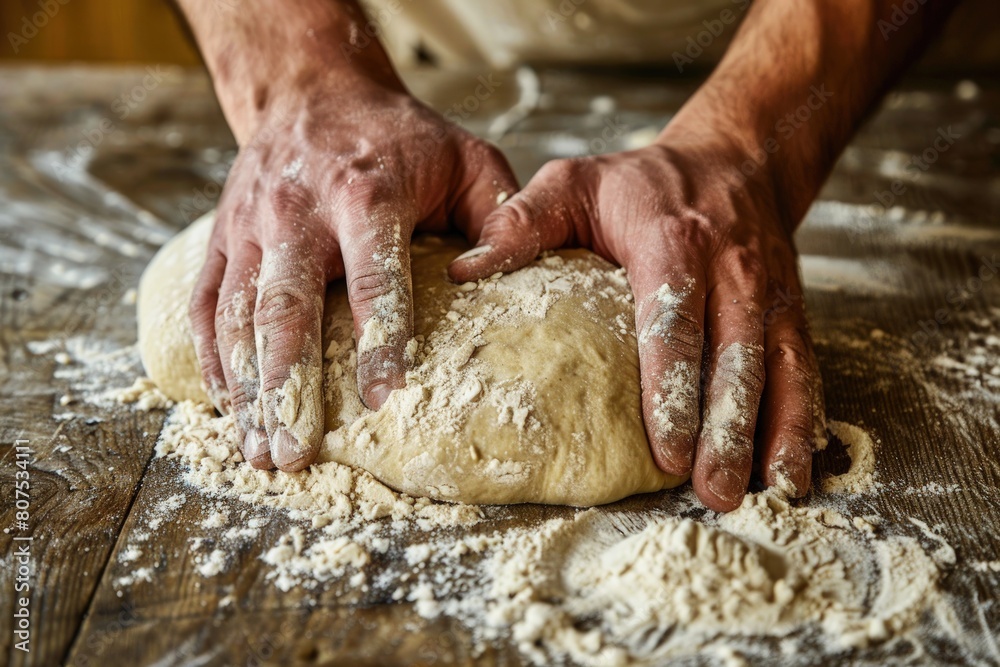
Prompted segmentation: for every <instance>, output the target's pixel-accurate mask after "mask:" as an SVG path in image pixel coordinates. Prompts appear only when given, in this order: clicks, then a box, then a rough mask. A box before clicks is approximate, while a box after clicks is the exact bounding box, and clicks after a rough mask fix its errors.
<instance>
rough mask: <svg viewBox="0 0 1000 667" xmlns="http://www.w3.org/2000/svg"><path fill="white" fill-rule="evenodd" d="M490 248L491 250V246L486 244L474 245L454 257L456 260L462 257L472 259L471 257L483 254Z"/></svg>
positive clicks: (460, 259)
mask: <svg viewBox="0 0 1000 667" xmlns="http://www.w3.org/2000/svg"><path fill="white" fill-rule="evenodd" d="M490 250H493V246H491V245H489V244H486V245H481V246H476V247H475V248H473V249H472V250H466V251H465V252H463V253H462V254H461V255H459V256H458V257H456V258H455V261H456V262H461V261H462V260H463V259H472V258H473V257H479V256H480V255H485V254H486V253H488V252H489V251H490Z"/></svg>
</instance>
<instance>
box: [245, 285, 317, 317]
mask: <svg viewBox="0 0 1000 667" xmlns="http://www.w3.org/2000/svg"><path fill="white" fill-rule="evenodd" d="M315 301H316V299H315V298H310V297H309V296H308V295H307V294H306V293H305V291H304V290H303V289H302V286H301V285H299V284H294V283H292V282H288V281H283V282H279V283H276V284H271V285H268V286H266V287H262V288H261V291H260V296H258V298H257V309H256V311H255V312H254V319H253V321H254V326H257V327H263V328H279V329H280V328H284V327H286V326H289V325H292V324H294V323H295V322H300V321H302V320H305V319H307V318H309V317H311V316H313V314H314V312H315V310H316V304H315Z"/></svg>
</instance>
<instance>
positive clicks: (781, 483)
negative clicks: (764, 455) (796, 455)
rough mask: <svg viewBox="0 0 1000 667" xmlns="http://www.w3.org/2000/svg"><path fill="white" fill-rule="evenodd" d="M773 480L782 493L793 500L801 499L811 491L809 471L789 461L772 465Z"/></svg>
mask: <svg viewBox="0 0 1000 667" xmlns="http://www.w3.org/2000/svg"><path fill="white" fill-rule="evenodd" d="M770 477H771V479H772V480H773V484H772V485H773V486H776V487H777V488H778V489H779V490H780V491H781V492H782V493H784V494H785V495H786V496H789V497H791V498H801V497H802V496H804V495H805V494H806V491H808V490H809V475H808V471H807V470H806V469H805V468H803V467H802V466H797V465H794V464H792V463H789V462H787V461H775V462H774V463H772V464H771V475H770Z"/></svg>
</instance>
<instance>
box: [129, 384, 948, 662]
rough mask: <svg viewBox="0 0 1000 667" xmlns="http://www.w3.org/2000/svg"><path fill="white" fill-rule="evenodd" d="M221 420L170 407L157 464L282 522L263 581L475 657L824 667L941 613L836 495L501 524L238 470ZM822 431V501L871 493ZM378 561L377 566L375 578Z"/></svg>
mask: <svg viewBox="0 0 1000 667" xmlns="http://www.w3.org/2000/svg"><path fill="white" fill-rule="evenodd" d="M230 422H231V418H230V417H215V416H214V415H213V413H212V412H211V411H210V410H209V409H208V408H205V407H202V406H199V405H197V404H194V403H190V402H182V403H180V404H178V405H177V407H176V408H175V409H174V411H173V413H172V414H171V416H170V418H169V419H168V423H167V425H166V427H165V428H164V431H163V434H162V437H161V440H160V442H159V444H158V447H157V452H158V454H159V455H160V456H164V457H168V458H171V459H175V460H177V461H178V462H179V463H181V465H182V469H183V470H184V471H185V473H184V474H185V479H186V481H187V482H188V483H189V484H190V485H191V486H192V487H193V488H194V489H196V490H197V493H199V494H200V495H202V496H204V497H206V498H209V499H211V498H213V497H215V498H236V499H239V500H240V501H242V502H243V503H246V504H247V506H248V507H249V508H250V510H251V512H253V511H255V510H254V508H261V509H264V508H266V509H267V510H268V512H269V514H270V516H272V517H273V516H274V510H278V511H279V513H283V514H285V515H286V522H287V523H288V524H289V529H288V530H287V532H285V533H284V535H282V536H281V537H280V538H279V539H278V540H277V542H276V543H274V544H272V545H270V546H265V548H264V550H263V554H262V556H261V558H262V559H263V560H264V562H265V563H266V564H267V565H268V566H269V568H270V570H271V573H270V574H269V578H270V579H272V580H273V581H274V583H275V585H277V586H278V587H280V588H282V589H284V590H289V589H291V588H293V587H296V586H299V587H303V588H306V589H317V590H319V589H321V588H322V585H323V583H324V582H327V581H330V580H332V579H338V580H341V581H346V582H347V583H348V586H347V589H348V590H354V591H369V590H371V589H372V588H373V587H374V588H375V589H376V593H379V594H380V595H385V596H387V597H391V598H392V599H396V600H406V601H410V602H412V603H414V608H415V610H416V612H417V613H418V614H420V615H421V616H423V617H425V618H428V619H433V618H437V617H440V616H446V617H452V618H455V619H458V620H460V621H461V622H462V623H463V624H465V625H466V626H468V627H469V629H470V631H471V633H472V636H473V637H474V638H475V639H476V641H477V642H478V643H479V645H480V647H481V648H483V649H485V647H486V646H488V645H490V644H492V643H494V642H498V641H499V642H505V641H508V642H513V643H514V644H515V645H516V646H517V647H518V649H519V651H520V652H521V653H522V654H523V656H524V657H525V658H526V659H528V660H529V661H531V662H532V663H534V664H538V665H546V664H552V663H553V662H555V661H567V660H568V661H571V662H573V663H576V664H581V665H588V666H590V665H593V666H595V667H596V666H603V665H626V664H634V663H636V662H639V663H647V662H649V663H655V662H657V661H660V660H663V659H666V658H669V657H680V656H688V655H694V654H696V653H699V652H705V651H708V652H709V653H711V652H716V653H718V655H728V656H730V657H731V656H732V655H741V654H744V653H745V652H746V651H747V650H748V649H747V648H746V642H747V641H748V638H756V639H757V640H760V639H762V638H763V639H771V640H774V641H778V642H780V643H781V647H782V650H783V651H787V652H790V653H794V652H796V651H798V650H799V649H798V648H797V647H799V646H805V645H807V644H809V645H814V644H815V642H817V641H821V642H822V643H823V645H824V646H825V647H826V648H825V649H824V650H825V651H827V652H828V653H829V654H831V655H832V654H836V653H838V652H841V651H843V650H846V649H849V648H851V647H858V646H866V645H869V644H871V643H877V642H885V641H893V640H896V639H899V638H901V637H905V636H906V635H907V633H908V632H909V631H910V630H912V629H914V628H915V627H916V626H917V624H918V622H919V620H920V617H921V615H922V614H923V613H925V612H926V611H928V610H939V609H940V608H943V607H944V605H943V601H942V598H941V596H940V595H939V593H938V591H937V582H938V580H939V578H940V576H941V566H942V563H940V562H938V561H936V560H935V556H936V554H934V555H929V554H928V553H927V552H925V550H924V549H923V548H922V547H921V545H920V543H919V542H918V540H917V539H915V538H914V537H908V536H904V535H898V534H892V532H891V531H887V530H884V527H883V526H881V525H880V524H881V522H880V520H879V518H878V517H877V516H873V515H865V516H852V515H851V513H850V512H849V511H848V510H847V509H846V505H845V503H843V502H841V498H843V496H838V495H829V494H822V495H819V496H816V497H814V498H813V499H812V500H811V501H810V502H809V503H808V504H793V503H791V502H789V501H788V500H786V499H785V498H784V496H783V495H782V494H781V493H780V492H779V491H777V490H770V491H767V492H763V493H758V494H752V495H748V496H747V497H746V499H745V500H744V503H743V505H742V506H741V507H740V508H739V509H737V510H736V511H734V512H731V513H729V514H725V515H718V514H715V513H712V512H706V513H699V512H697V511H693V512H684V515H685V516H684V517H682V516H674V515H669V514H666V513H664V512H660V511H653V510H646V511H637V510H627V509H616V506H614V505H612V506H607V507H601V508H595V509H589V510H580V511H573V512H572V513H571V514H570V515H569V516H568V517H567V516H565V515H564V516H560V517H557V518H549V519H545V520H540V521H533V522H530V525H519V526H518V527H513V528H511V527H509V525H510V521H509V519H505V520H497V518H496V514H495V513H494V512H491V511H488V510H489V509H490V508H486V510H487V511H484V509H483V508H479V507H474V506H470V505H462V504H450V503H440V502H435V501H430V500H426V499H418V498H412V497H409V496H407V495H405V494H401V493H397V492H395V491H393V490H392V489H390V488H388V487H386V486H384V485H383V484H381V483H380V482H378V481H377V480H376V479H375V478H374V477H372V476H371V475H369V474H368V473H367V472H364V471H362V470H359V469H354V468H351V467H348V466H344V465H340V464H338V463H334V462H327V463H322V464H319V465H315V466H313V467H311V468H309V469H307V470H305V471H302V472H300V473H293V474H286V473H283V472H280V471H273V472H272V471H260V470H254V469H253V468H251V467H250V466H248V465H246V464H245V463H243V462H242V457H241V455H240V453H239V450H238V447H237V444H236V442H235V441H234V440H233V438H232V429H231V423H230ZM831 431H832V433H833V435H835V436H837V437H838V439H841V440H842V441H843V442H844V444H845V445H846V447H847V451H848V453H849V454H850V455H851V456H852V466H851V469H850V470H849V471H847V472H846V473H845V474H844V475H842V476H839V477H836V478H828V479H827V480H826V482H825V483H823V484H822V486H823V488H824V489H828V490H836V491H839V492H845V493H853V494H856V493H863V492H865V491H868V490H871V489H872V487H873V486H874V485H875V484H876V482H875V480H874V478H873V471H872V467H871V466H872V462H873V461H874V458H873V452H874V449H873V448H874V442H873V440H872V439H871V438H870V437H869V436H868V435H867V434H866V433H865V432H864V431H863V430H861V429H857V428H856V427H851V426H849V425H846V424H837V423H835V425H834V427H833V428H832V429H831ZM675 493H676V492H675ZM688 495H690V494H688ZM694 505H695V501H693V499H692V502H691V506H692V507H694ZM699 514H700V515H701V516H699ZM696 517H697V518H696ZM237 522H239V523H240V525H245V524H246V518H245V517H244V518H242V519H239V520H238V521H237V519H236V518H235V517H229V516H221V515H219V514H218V513H217V514H213V515H212V516H210V517H209V519H207V520H206V527H208V524H211V527H216V528H224V527H226V526H227V525H230V524H234V526H233V527H231V528H229V530H228V532H234V531H236V530H237V529H236V527H235V524H236V523H237ZM243 530H246V529H245V528H244V529H243ZM225 544H226V541H225V540H217V541H216V544H215V549H214V550H213V551H210V552H209V551H204V550H202V551H201V552H197V553H196V554H195V556H194V558H195V562H197V563H199V564H200V565H199V567H198V571H199V572H200V573H201V574H202V576H205V577H211V576H215V575H216V574H218V573H219V572H222V571H224V569H225V567H226V565H227V560H228V559H227V557H226V553H225V548H226V547H225ZM233 544H235V543H233ZM401 544H406V545H408V546H406V547H405V549H403V550H400V549H399V546H400V545H401ZM220 545H222V546H220ZM199 546H200V545H198V544H195V545H194V546H193V547H192V549H193V550H197V548H198V547H199ZM394 549H395V550H394ZM125 552H126V553H128V552H129V547H128V545H127V546H126V549H125ZM400 552H401V554H400ZM386 554H389V555H390V556H391V557H392V558H394V562H393V563H392V565H391V566H390V567H388V568H386V567H377V566H376V563H375V561H376V560H377V559H380V558H381V559H384V558H385V555H386ZM123 583H125V582H123ZM323 590H325V589H323ZM734 647H736V648H734Z"/></svg>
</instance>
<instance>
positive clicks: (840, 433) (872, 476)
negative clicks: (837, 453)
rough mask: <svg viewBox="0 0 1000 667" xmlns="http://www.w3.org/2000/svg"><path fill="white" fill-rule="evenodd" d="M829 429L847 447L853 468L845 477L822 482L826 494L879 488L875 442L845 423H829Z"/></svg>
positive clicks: (830, 478)
mask: <svg viewBox="0 0 1000 667" xmlns="http://www.w3.org/2000/svg"><path fill="white" fill-rule="evenodd" d="M827 429H829V431H830V433H831V434H832V435H833V436H834V437H836V438H838V439H839V440H840V441H841V442H842V443H844V445H846V446H847V455H848V456H850V457H851V467H850V469H849V470H848V471H847V472H846V473H844V474H843V475H835V476H832V477H827V478H826V479H824V480H823V482H822V488H823V491H825V492H826V493H864V492H865V491H870V490H872V489H874V488H876V487H877V486H878V482H877V480H876V473H875V441H874V440H872V437H871V436H870V435H868V433H866V432H865V431H863V430H862V429H860V428H858V427H857V426H853V425H852V424H847V423H845V422H838V421H832V420H831V421H829V422H827Z"/></svg>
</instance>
